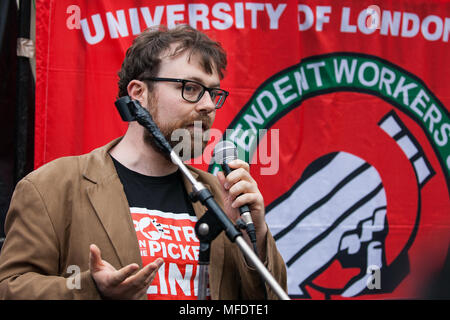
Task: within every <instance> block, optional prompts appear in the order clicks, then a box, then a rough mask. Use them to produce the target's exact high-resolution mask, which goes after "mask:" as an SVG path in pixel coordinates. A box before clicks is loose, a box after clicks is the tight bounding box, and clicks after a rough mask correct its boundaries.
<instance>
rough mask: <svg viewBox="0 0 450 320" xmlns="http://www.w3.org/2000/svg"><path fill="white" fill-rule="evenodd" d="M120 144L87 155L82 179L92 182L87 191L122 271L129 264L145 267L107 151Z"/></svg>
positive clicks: (125, 201)
mask: <svg viewBox="0 0 450 320" xmlns="http://www.w3.org/2000/svg"><path fill="white" fill-rule="evenodd" d="M119 141H120V138H119V139H116V140H114V141H112V142H111V143H109V144H107V145H106V146H104V147H101V148H99V149H97V150H94V151H93V152H91V153H90V154H88V158H87V161H86V163H85V167H84V168H83V176H84V177H85V178H86V179H88V180H89V181H90V182H92V185H90V186H89V187H88V188H87V189H86V191H87V195H88V197H89V200H90V202H91V204H92V206H93V208H94V210H95V213H96V215H97V217H98V219H99V220H100V222H101V223H102V225H103V227H104V229H105V231H106V233H107V235H108V237H109V240H110V242H111V244H112V246H113V248H114V251H115V252H116V255H117V258H118V259H119V263H120V265H121V267H124V266H126V265H128V264H130V263H138V264H139V266H141V267H142V259H141V256H140V252H139V245H138V241H137V237H136V231H135V230H134V225H133V221H132V218H131V214H130V208H129V206H128V201H127V199H126V196H125V192H124V190H123V186H122V183H121V182H120V179H119V176H118V175H117V172H116V169H115V167H114V163H113V162H112V160H111V157H110V156H109V154H108V151H109V150H110V149H111V148H112V147H113V146H114V145H115V144H117V143H118V142H119ZM101 249H102V248H100V250H101Z"/></svg>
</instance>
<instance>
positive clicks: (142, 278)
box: [89, 244, 164, 299]
mask: <svg viewBox="0 0 450 320" xmlns="http://www.w3.org/2000/svg"><path fill="white" fill-rule="evenodd" d="M89 250H90V253H89V269H90V271H91V275H92V278H93V279H94V281H95V283H96V285H97V288H98V290H99V291H100V293H101V295H102V296H103V297H105V298H108V299H139V298H140V297H141V296H142V295H143V294H145V293H146V292H147V288H148V287H149V285H150V284H151V283H152V281H153V279H154V278H155V275H156V272H157V271H158V269H159V267H160V266H161V265H162V264H163V263H164V261H163V260H162V259H161V258H158V259H156V260H155V261H154V262H152V263H149V264H148V265H147V266H145V267H144V268H142V269H141V270H139V271H138V272H136V271H137V270H138V269H139V265H138V264H136V263H132V264H129V265H127V266H125V267H123V268H122V269H120V270H116V269H115V268H114V267H113V266H112V265H111V264H109V263H108V262H106V261H105V260H102V257H101V253H100V249H99V248H98V247H97V246H96V245H95V244H91V245H90V247H89Z"/></svg>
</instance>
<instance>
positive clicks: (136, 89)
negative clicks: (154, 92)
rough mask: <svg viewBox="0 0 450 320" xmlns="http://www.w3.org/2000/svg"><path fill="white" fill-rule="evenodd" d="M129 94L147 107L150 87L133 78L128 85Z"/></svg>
mask: <svg viewBox="0 0 450 320" xmlns="http://www.w3.org/2000/svg"><path fill="white" fill-rule="evenodd" d="M127 91H128V95H129V96H130V98H131V99H132V100H138V101H139V102H140V103H141V105H142V106H143V107H147V98H148V88H147V85H146V84H145V83H144V82H142V81H140V80H131V81H130V83H128V86H127Z"/></svg>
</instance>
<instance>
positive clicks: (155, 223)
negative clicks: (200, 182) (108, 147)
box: [111, 157, 210, 300]
mask: <svg viewBox="0 0 450 320" xmlns="http://www.w3.org/2000/svg"><path fill="white" fill-rule="evenodd" d="M111 158H112V157H111ZM112 159H113V162H114V165H115V167H116V170H117V173H118V175H119V178H120V180H121V182H122V184H123V187H124V191H125V194H126V197H127V199H128V204H129V206H130V214H131V218H132V220H133V224H134V228H135V230H136V236H137V240H138V244H139V251H140V254H141V258H142V265H143V266H146V265H147V264H149V263H151V262H152V261H154V260H155V259H157V258H162V259H164V264H163V265H162V266H161V267H160V268H159V269H158V274H157V276H155V279H154V280H153V282H152V284H151V285H150V286H149V287H148V290H147V297H148V298H149V299H182V300H189V299H196V297H197V295H198V292H197V288H198V287H197V284H198V276H199V271H198V257H199V248H200V242H199V240H198V239H197V237H196V234H195V224H196V222H197V217H196V216H195V212H194V209H193V208H192V204H191V201H190V199H189V197H188V195H187V192H186V189H185V187H184V184H183V179H182V176H181V172H179V171H176V172H175V173H173V174H170V175H167V176H163V177H151V176H146V175H143V174H140V173H137V172H135V171H132V170H130V169H128V168H126V167H125V166H123V165H122V164H120V163H119V162H118V161H117V160H115V159H114V158H112ZM207 296H208V297H210V293H209V290H207Z"/></svg>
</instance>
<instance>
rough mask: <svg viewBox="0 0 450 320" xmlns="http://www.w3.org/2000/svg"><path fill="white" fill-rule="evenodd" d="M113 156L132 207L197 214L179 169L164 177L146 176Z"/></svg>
mask: <svg viewBox="0 0 450 320" xmlns="http://www.w3.org/2000/svg"><path fill="white" fill-rule="evenodd" d="M111 158H112V159H113V162H114V166H115V167H116V170H117V174H118V175H119V178H120V181H121V182H122V184H123V188H124V191H125V195H126V196H127V200H128V204H129V206H130V207H139V208H147V209H155V210H160V211H164V212H173V213H189V215H191V216H195V212H194V209H193V208H192V204H191V202H190V199H189V197H188V194H187V192H186V189H185V187H184V184H183V180H182V176H181V173H180V171H179V170H177V171H176V172H175V173H172V174H169V175H167V176H162V177H152V176H146V175H143V174H140V173H138V172H135V171H132V170H130V169H128V168H127V167H125V166H124V165H122V164H121V163H120V162H118V161H117V160H116V159H114V158H113V157H112V156H111Z"/></svg>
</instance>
